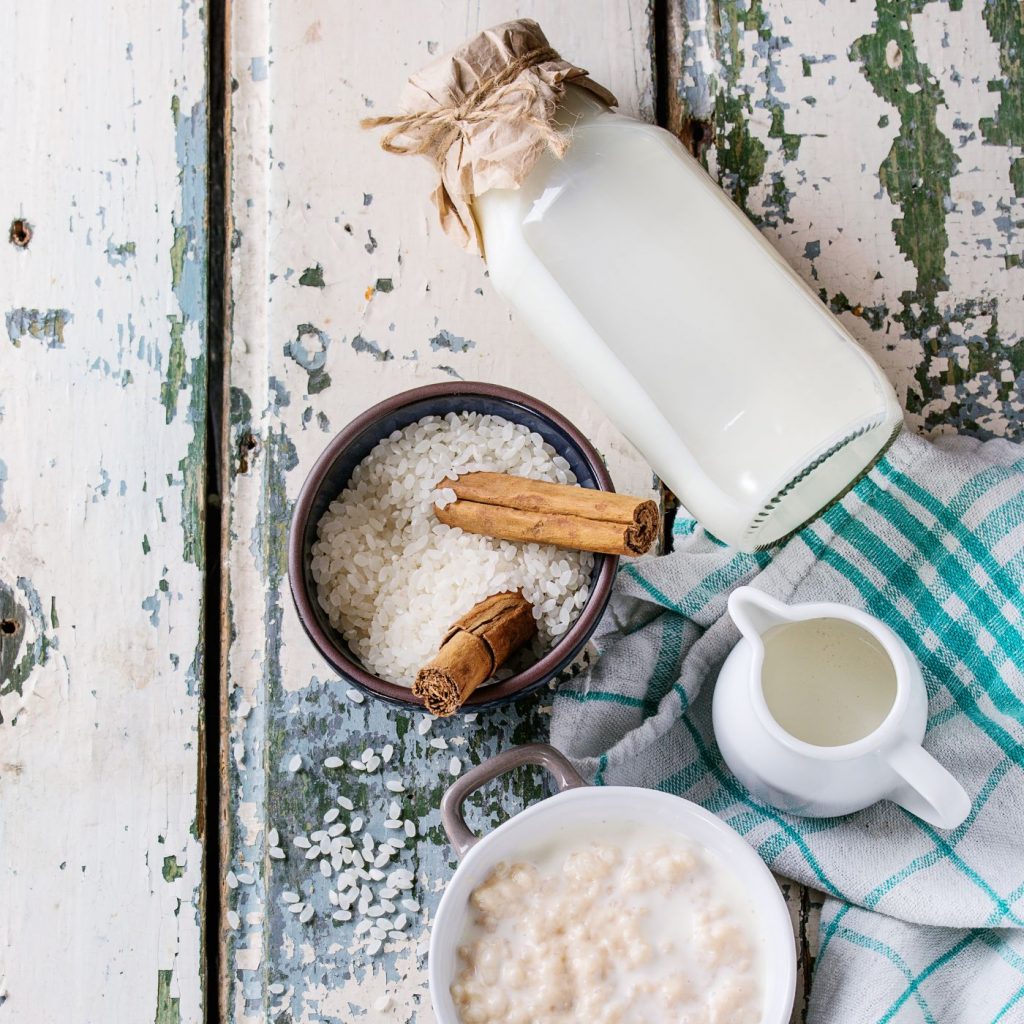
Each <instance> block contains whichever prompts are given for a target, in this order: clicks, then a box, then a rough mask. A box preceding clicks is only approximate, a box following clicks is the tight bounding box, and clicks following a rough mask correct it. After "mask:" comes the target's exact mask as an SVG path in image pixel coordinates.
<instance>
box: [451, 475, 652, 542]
mask: <svg viewBox="0 0 1024 1024" xmlns="http://www.w3.org/2000/svg"><path fill="white" fill-rule="evenodd" d="M438 488H439V489H451V490H453V491H454V492H455V495H456V500H455V501H453V502H451V503H450V504H448V505H446V506H444V507H443V508H442V507H440V506H438V505H435V506H434V511H435V513H436V514H437V518H438V519H439V520H440V521H441V522H442V523H446V524H447V525H448V526H458V527H461V528H462V529H463V530H465V531H466V532H467V533H479V534H484V535H485V536H488V537H500V538H501V539H502V540H513V541H518V542H520V543H536V544H554V545H555V546H556V547H562V548H574V549H575V550H577V551H596V552H599V553H601V554H606V555H643V554H646V553H647V552H648V551H649V550H650V549H651V547H652V545H653V544H654V542H655V540H656V539H657V536H658V506H657V505H656V504H655V503H654V502H653V501H649V500H646V499H644V498H635V497H632V496H630V495H628V494H616V493H615V492H614V491H599V490H595V489H592V488H589V487H577V486H574V485H569V484H552V483H547V482H545V481H542V480H530V479H527V478H526V477H520V476H510V475H508V474H505V473H467V474H466V475H465V476H462V477H459V479H458V480H451V479H447V480H443V481H441V483H440V484H438Z"/></svg>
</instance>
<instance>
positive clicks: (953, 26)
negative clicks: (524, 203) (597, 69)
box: [667, 0, 1024, 1022]
mask: <svg viewBox="0 0 1024 1024" xmlns="http://www.w3.org/2000/svg"><path fill="white" fill-rule="evenodd" d="M1022 12H1024V8H1022V7H1021V5H1020V4H1019V3H1016V2H1013V0H1006V2H1002V0H992V2H985V3H980V2H978V3H962V2H958V0H951V2H945V0H932V2H929V0H874V2H868V3H864V2H858V3H854V4H850V3H846V2H834V0H833V2H826V3H823V4H813V5H812V4H806V5H800V4H792V3H783V2H778V0H776V2H769V0H765V2H762V0H676V2H674V3H673V4H672V5H671V9H670V17H669V39H668V43H667V50H668V54H669V59H670V62H671V67H672V74H671V77H670V83H669V97H668V98H669V104H668V106H669V120H670V123H671V125H672V127H673V130H675V131H676V132H677V133H678V134H679V135H680V137H681V138H683V139H685V140H686V141H687V142H688V143H689V144H690V146H691V148H692V149H693V150H694V152H696V153H698V154H699V155H700V157H701V159H702V160H703V161H704V163H705V165H706V166H707V167H708V169H709V171H710V172H711V173H712V175H714V176H715V177H716V178H717V179H718V181H719V182H720V183H721V185H722V186H723V188H725V189H726V191H727V192H728V193H729V194H730V195H731V196H732V197H733V198H734V199H735V201H736V202H737V204H738V205H739V206H740V208H741V209H743V211H744V212H745V213H746V214H747V216H749V217H750V218H751V220H752V221H753V222H754V223H755V224H757V225H758V227H760V228H761V230H762V232H763V233H764V235H765V237H766V238H767V239H768V240H769V241H770V242H771V243H772V244H773V245H774V246H776V248H777V249H778V250H779V251H780V252H781V253H782V255H783V256H784V257H785V258H786V259H787V261H788V262H789V263H790V264H791V265H792V266H793V267H794V268H795V269H796V270H797V271H798V272H799V273H800V274H801V276H803V278H804V279H805V280H806V281H807V283H808V284H809V285H810V286H811V287H812V288H813V289H814V290H815V291H816V292H817V293H818V295H819V296H820V298H821V299H822V301H823V302H825V303H826V304H827V305H828V306H829V308H830V309H831V310H832V311H833V312H834V313H835V314H836V315H837V316H839V317H840V318H841V319H842V320H843V321H844V322H845V323H846V325H847V327H849V328H850V330H851V331H852V332H853V333H854V335H855V337H857V339H858V340H859V341H860V342H861V343H862V344H863V345H864V346H865V347H866V348H867V349H868V350H869V351H870V352H871V353H872V354H873V355H874V356H875V357H876V358H877V359H878V360H879V362H880V363H881V364H882V365H883V367H885V369H886V370H887V371H888V373H889V375H890V377H891V378H892V380H893V381H894V383H895V384H896V386H897V389H898V390H899V392H900V395H901V398H902V399H903V402H904V405H905V408H906V409H907V413H908V420H909V422H910V423H911V425H912V426H913V427H915V428H916V429H918V430H920V431H922V432H925V433H929V434H934V433H939V432H944V431H952V430H956V431H961V432H966V433H971V434H975V435H977V436H981V437H991V436H1005V437H1011V438H1016V439H1020V438H1022V437H1024V415H1022V398H1021V385H1022V382H1024V268H1022V266H1021V259H1022V254H1024V233H1022V230H1021V229H1022V227H1024V203H1022V197H1024V189H1022V180H1024V170H1022V168H1024V164H1022V151H1024V150H1022V146H1024V117H1022V113H1024V106H1022V103H1024V101H1022V96H1024V88H1022V85H1024V83H1022V80H1021V74H1022V71H1021V57H1022V54H1024V22H1022V18H1024V13H1022ZM737 289H738V291H739V292H740V293H742V282H738V283H737ZM789 889H790V892H789V894H788V899H789V903H790V907H791V910H792V912H793V915H794V926H795V928H796V931H797V936H798V939H799V949H800V992H799V993H798V999H797V1006H796V1009H795V1012H794V1022H800V1021H803V1019H804V1012H805V1009H806V998H807V993H808V992H809V988H810V979H811V971H812V968H813V959H814V953H815V951H816V949H817V917H818V911H819V909H820V905H821V896H820V894H817V893H812V892H808V891H806V890H801V889H800V887H798V886H789Z"/></svg>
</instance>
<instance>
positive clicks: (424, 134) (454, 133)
mask: <svg viewBox="0 0 1024 1024" xmlns="http://www.w3.org/2000/svg"><path fill="white" fill-rule="evenodd" d="M570 83H571V84H573V85H578V86H582V87H583V88H585V89H587V90H589V91H590V92H591V93H593V94H594V95H595V96H597V97H598V98H599V99H600V100H602V101H603V102H604V103H607V104H608V105H609V106H615V105H616V104H617V101H616V99H615V97H614V96H613V95H612V94H611V93H610V92H609V91H608V90H607V89H605V88H604V87H603V86H601V85H598V83H597V82H594V81H593V80H592V79H591V78H589V77H588V75H587V72H586V71H585V70H584V69H583V68H579V67H576V65H574V64H570V63H569V62H568V61H567V60H563V59H562V57H560V56H559V55H558V53H556V52H555V51H554V50H553V49H551V45H550V44H549V43H548V41H547V38H546V37H545V35H544V33H543V32H542V31H541V28H540V26H539V25H538V24H537V23H536V22H535V21H531V20H530V19H528V18H522V19H520V20H518V21H507V22H505V23H504V24H502V25H497V26H495V27H494V28H490V29H487V30H486V31H485V32H481V33H480V34H479V35H478V36H475V37H474V38H473V39H470V40H469V41H468V42H466V43H464V44H463V45H462V46H460V47H459V48H458V49H457V50H455V51H453V52H452V53H450V54H447V55H446V56H444V57H441V58H439V59H438V60H436V61H434V62H433V63H432V64H430V65H428V66H427V67H425V68H423V70H422V71H419V72H417V73H416V74H415V75H413V76H412V78H410V79H409V82H408V84H407V85H406V87H405V90H404V92H403V93H402V100H401V104H400V106H401V109H402V113H401V114H398V115H395V116H393V117H380V118H370V119H367V120H365V121H363V122H362V123H363V125H364V127H369V128H376V127H387V128H388V129H389V130H388V132H387V133H386V134H385V136H384V137H383V139H382V140H381V146H382V147H383V148H384V149H386V150H387V151H388V152H391V153H399V154H406V155H418V156H425V157H427V159H429V160H430V161H432V162H433V164H434V165H435V166H436V167H437V170H438V174H439V176H440V181H439V183H438V186H437V189H436V190H435V191H434V193H433V195H432V197H431V198H432V200H433V202H434V205H435V206H436V207H437V211H438V214H439V216H440V219H441V227H442V228H443V229H444V231H445V233H446V234H447V235H449V236H450V237H452V238H453V239H455V240H456V241H457V242H458V243H459V244H460V245H461V246H462V247H463V248H464V249H466V250H467V251H469V252H479V253H483V243H482V239H481V238H480V232H479V230H478V228H477V225H476V222H475V220H474V218H473V212H472V206H471V204H472V200H473V198H474V196H480V195H483V194H484V193H485V192H488V191H490V190H491V189H494V188H518V187H519V185H520V184H521V183H522V182H523V180H524V179H525V178H526V176H527V175H528V174H529V173H530V171H531V170H532V169H533V166H534V164H536V162H537V160H538V159H539V158H540V156H541V154H543V153H544V152H545V151H546V150H550V151H552V152H554V153H555V154H556V155H557V156H561V155H562V154H563V153H564V152H565V149H566V147H567V145H568V141H569V139H568V136H567V134H566V132H565V131H564V129H563V128H561V127H559V126H558V125H556V123H555V111H556V108H557V106H558V104H559V102H560V101H561V99H562V97H563V96H564V94H565V87H566V85H568V84H570Z"/></svg>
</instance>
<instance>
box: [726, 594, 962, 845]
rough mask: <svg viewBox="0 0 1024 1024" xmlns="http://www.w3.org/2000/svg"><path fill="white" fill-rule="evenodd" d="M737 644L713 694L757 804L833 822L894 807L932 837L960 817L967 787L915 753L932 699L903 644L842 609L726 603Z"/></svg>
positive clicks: (737, 770)
mask: <svg viewBox="0 0 1024 1024" xmlns="http://www.w3.org/2000/svg"><path fill="white" fill-rule="evenodd" d="M729 613H730V615H731V616H732V618H733V621H734V622H735V623H736V625H737V626H738V627H739V630H740V632H741V633H742V634H743V635H742V639H741V640H740V642H739V643H738V644H737V645H736V647H735V648H734V649H733V650H732V652H731V653H730V655H729V657H728V658H727V659H726V661H725V664H724V665H723V666H722V670H721V673H720V674H719V677H718V682H717V684H716V687H715V693H714V701H713V722H714V728H715V737H716V739H717V741H718V746H719V748H720V749H721V751H722V756H723V757H724V758H725V761H726V764H728V766H729V768H730V769H731V770H732V771H733V773H734V774H735V775H736V777H737V778H738V779H739V780H740V781H741V782H742V783H743V785H744V786H746V787H747V789H748V790H750V792H751V794H753V796H755V797H756V798H757V799H760V800H763V801H765V802H766V803H769V804H771V805H773V806H774V807H778V808H780V809H781V810H785V811H789V812H791V813H793V814H801V815H806V816H811V817H828V816H832V815H838V814H848V813H850V812H852V811H857V810H861V809H862V808H864V807H867V806H869V805H870V804H873V803H875V802H876V801H878V800H883V799H884V800H892V801H894V802H895V803H897V804H899V805H900V806H901V807H905V808H906V809H907V810H908V811H910V812H912V813H913V814H916V815H917V816H918V817H919V818H922V819H923V820H924V821H927V822H929V823H930V824H932V825H936V826H938V827H939V828H945V829H950V828H956V827H957V826H958V825H960V824H961V823H962V822H963V820H964V819H965V818H966V817H967V814H968V812H969V811H970V808H971V802H970V799H969V798H968V796H967V793H966V792H965V791H964V789H963V787H962V786H961V785H960V783H959V782H957V781H956V779H954V778H953V776H952V775H950V774H949V772H948V771H946V769H945V768H943V767H942V765H940V764H939V762H938V761H936V760H935V758H933V757H932V756H931V755H930V754H928V753H927V752H926V751H925V750H924V748H923V747H922V745H921V743H922V740H923V739H924V734H925V727H926V724H927V717H928V695H927V692H926V689H925V685H924V679H923V678H922V676H921V669H920V666H919V665H918V663H917V661H916V659H915V658H914V656H913V655H912V654H911V653H910V650H909V649H908V648H907V646H906V644H904V643H903V641H902V640H901V639H900V638H899V637H898V636H897V635H896V634H895V633H894V632H893V631H892V630H891V629H890V628H889V627H888V626H886V625H885V624H884V623H882V622H880V621H879V620H878V619H876V618H874V617H872V616H871V615H868V614H866V613H865V612H862V611H859V610H857V609H855V608H849V607H846V606H845V605H841V604H827V603H808V604H796V605H785V604H782V603H781V602H779V601H776V600H774V599H773V598H771V597H768V596H767V595H766V594H763V593H762V592H761V591H759V590H755V589H754V588H753V587H740V588H738V589H737V590H735V591H733V593H732V594H731V595H730V597H729Z"/></svg>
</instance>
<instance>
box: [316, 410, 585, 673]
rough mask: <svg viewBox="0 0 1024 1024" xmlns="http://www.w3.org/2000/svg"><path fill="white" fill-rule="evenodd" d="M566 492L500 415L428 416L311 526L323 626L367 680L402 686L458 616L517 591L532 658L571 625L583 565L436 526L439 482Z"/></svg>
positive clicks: (580, 600) (565, 471)
mask: <svg viewBox="0 0 1024 1024" xmlns="http://www.w3.org/2000/svg"><path fill="white" fill-rule="evenodd" d="M481 471H483V472H495V473H512V474H515V475H517V476H525V477H531V478H532V479H535V480H549V481H552V482H554V483H570V484H571V483H575V482H576V478H575V476H574V475H573V473H572V471H571V470H570V469H569V464H568V463H567V462H566V461H565V459H563V458H561V457H560V456H558V455H556V454H555V450H554V448H552V447H551V445H549V444H547V443H545V441H544V439H543V438H542V437H541V436H540V435H539V434H536V433H531V432H530V431H529V429H528V428H527V427H526V426H524V425H522V424H517V423H512V422H510V421H509V420H506V419H503V418H502V417H500V416H487V415H482V414H480V413H461V414H457V413H449V414H448V415H447V416H445V417H443V418H442V417H439V416H427V417H424V418H423V419H421V420H419V421H418V422H416V423H413V424H411V425H410V426H408V427H406V428H405V429H404V430H396V431H394V432H393V433H392V434H391V435H390V436H389V437H387V438H385V439H384V440H383V441H381V442H380V443H379V444H378V445H377V446H376V447H375V448H374V449H373V451H372V452H370V454H369V455H368V456H367V457H366V458H365V459H363V461H362V462H361V463H360V464H359V465H358V466H357V467H356V468H355V470H354V471H353V473H352V478H351V480H350V481H349V484H348V487H346V489H345V490H344V491H343V492H342V494H341V495H340V496H339V497H338V498H337V499H336V500H335V501H333V502H331V505H330V507H329V508H328V510H327V512H325V513H324V515H323V517H322V518H321V520H320V522H319V524H318V526H317V540H316V542H315V543H314V544H313V551H312V563H311V569H312V574H313V579H314V580H315V581H316V583H317V597H318V600H319V602H320V605H321V607H322V608H323V609H324V611H325V612H326V613H327V615H328V618H329V619H330V622H331V625H332V626H334V628H335V629H337V630H338V632H339V633H341V635H342V636H343V637H344V638H345V641H346V642H347V643H348V645H349V648H350V649H351V650H352V653H353V654H354V655H355V656H356V657H357V658H359V660H360V661H361V662H362V664H363V666H364V667H365V668H366V669H367V670H368V671H370V672H372V673H374V674H375V675H377V676H380V677H381V678H383V679H388V680H390V681H392V682H397V683H402V684H404V685H406V686H408V685H411V683H412V680H413V678H414V677H415V675H416V670H417V669H418V668H419V667H420V666H421V665H423V664H425V663H426V662H427V661H429V660H430V658H431V657H432V656H433V655H434V653H435V652H436V651H437V648H438V646H439V645H440V643H441V641H442V639H443V638H444V634H445V631H446V630H447V629H448V627H449V626H450V625H451V624H452V622H454V621H455V620H456V619H457V618H459V617H460V616H462V615H464V614H465V613H466V612H468V611H469V610H470V609H471V608H472V607H473V606H474V605H475V604H477V603H478V602H479V601H482V600H483V599H484V598H485V597H488V596H489V595H491V594H495V593H499V592H501V591H505V590H517V589H520V588H521V589H522V591H523V593H524V594H525V596H526V599H527V600H528V601H529V602H530V603H531V604H532V605H533V608H534V615H535V616H536V618H537V629H538V638H537V641H536V643H535V646H534V651H533V653H534V655H536V656H539V655H540V654H542V653H543V652H544V651H545V650H547V649H548V648H549V647H550V646H551V645H552V643H553V642H554V641H555V640H557V639H558V637H560V636H562V635H563V634H564V633H565V632H566V630H568V628H569V626H570V625H571V624H572V623H573V621H575V619H576V617H577V616H578V615H579V612H580V609H581V608H582V607H583V605H584V604H585V603H586V600H587V597H588V595H589V592H590V574H591V570H592V568H593V564H594V561H593V555H590V554H588V553H586V552H576V551H566V550H562V549H559V548H555V547H551V546H550V545H542V544H514V543H511V542H510V541H503V540H493V539H491V538H489V537H480V536H474V535H472V534H467V533H464V532H463V531H462V530H460V529H459V528H457V527H455V528H452V527H449V526H445V525H443V524H442V523H439V522H438V521H437V519H436V517H435V516H434V512H433V505H434V503H435V502H436V501H443V500H444V499H445V498H447V499H450V498H451V497H452V494H451V492H448V493H447V494H442V492H439V491H436V490H435V485H436V484H437V482H438V481H440V480H442V479H444V478H445V477H446V476H447V477H458V476H460V475H463V474H465V473H474V472H481Z"/></svg>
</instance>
